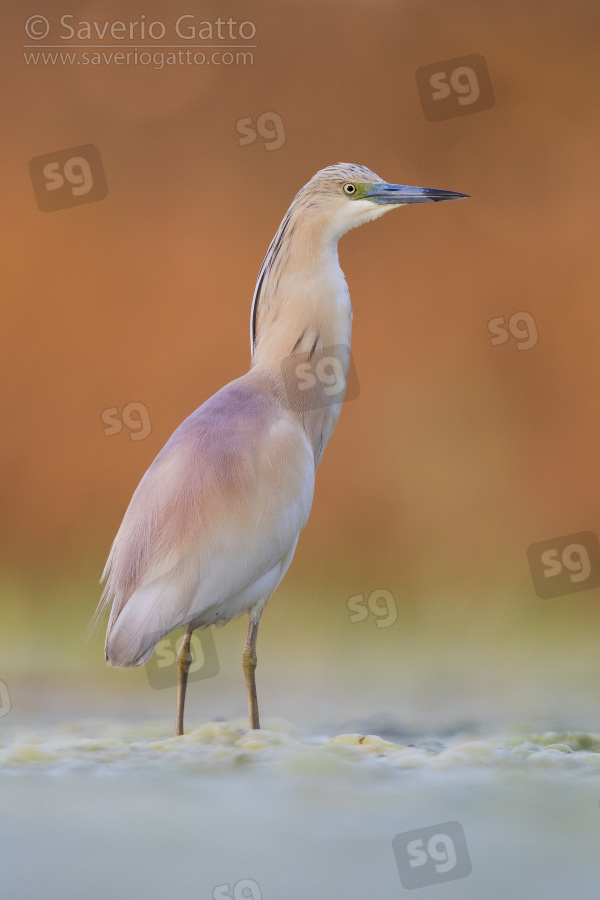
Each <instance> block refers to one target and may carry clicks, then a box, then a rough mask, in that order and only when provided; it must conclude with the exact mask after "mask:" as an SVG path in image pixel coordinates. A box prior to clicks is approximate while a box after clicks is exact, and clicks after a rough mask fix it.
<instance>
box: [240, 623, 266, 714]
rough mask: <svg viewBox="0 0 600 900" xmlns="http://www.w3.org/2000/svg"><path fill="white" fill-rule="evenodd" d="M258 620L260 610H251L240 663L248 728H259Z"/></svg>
mask: <svg viewBox="0 0 600 900" xmlns="http://www.w3.org/2000/svg"><path fill="white" fill-rule="evenodd" d="M261 611H262V610H261ZM259 622H260V612H254V611H252V612H251V613H250V622H249V624H248V637H247V638H246V646H245V648H244V655H243V656H242V665H243V667H244V675H245V677H246V691H247V694H248V715H249V717H250V728H260V722H259V720H258V698H257V696H256V678H255V676H254V673H255V671H256V637H257V635H258V623H259Z"/></svg>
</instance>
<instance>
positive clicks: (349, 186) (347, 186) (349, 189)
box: [342, 184, 356, 197]
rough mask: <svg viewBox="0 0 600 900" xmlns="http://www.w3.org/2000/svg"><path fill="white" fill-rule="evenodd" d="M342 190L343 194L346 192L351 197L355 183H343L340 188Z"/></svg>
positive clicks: (354, 189)
mask: <svg viewBox="0 0 600 900" xmlns="http://www.w3.org/2000/svg"><path fill="white" fill-rule="evenodd" d="M342 190H343V192H344V193H345V194H348V196H349V197H351V196H352V194H355V193H356V185H355V184H345V185H344V187H343V188H342Z"/></svg>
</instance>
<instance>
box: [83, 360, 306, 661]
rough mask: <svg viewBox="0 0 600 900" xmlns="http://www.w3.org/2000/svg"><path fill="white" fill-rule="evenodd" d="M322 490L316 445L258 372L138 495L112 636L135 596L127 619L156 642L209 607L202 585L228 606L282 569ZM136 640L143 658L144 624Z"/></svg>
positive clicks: (170, 448) (182, 430)
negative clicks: (140, 640) (313, 446)
mask: <svg viewBox="0 0 600 900" xmlns="http://www.w3.org/2000/svg"><path fill="white" fill-rule="evenodd" d="M313 487H314V458H313V454H312V449H311V447H310V445H309V443H308V441H307V439H306V436H305V434H304V432H303V430H302V428H301V427H300V426H299V425H298V423H297V420H295V419H294V418H292V417H291V416H290V414H289V413H288V412H286V410H285V409H284V407H283V406H282V405H281V404H280V403H279V401H278V400H277V398H276V396H275V394H274V393H273V391H272V390H271V389H270V386H269V385H266V384H265V383H263V382H261V380H260V378H259V377H258V376H256V375H254V374H253V373H248V375H245V376H243V377H242V378H240V379H238V380H237V381H234V382H232V383H231V384H229V385H227V386H226V387H224V388H223V389H222V390H220V391H219V392H218V393H216V394H215V395H214V396H213V397H211V398H210V400H207V401H206V403H204V404H203V405H202V406H201V407H200V408H199V409H197V410H196V411H195V412H194V413H192V415H191V416H189V417H188V418H187V419H186V420H185V422H183V423H182V425H180V427H179V428H178V429H177V430H176V431H175V433H174V434H173V435H172V437H171V438H170V439H169V441H168V442H167V444H166V445H165V447H164V448H163V449H162V450H161V452H160V453H159V454H158V456H157V457H156V459H155V460H154V462H153V463H152V465H151V466H150V468H149V469H148V471H147V472H146V474H145V475H144V477H143V478H142V480H141V482H140V484H139V485H138V487H137V489H136V491H135V493H134V495H133V497H132V500H131V503H130V504H129V507H128V509H127V512H126V513H125V517H124V519H123V523H122V525H121V527H120V529H119V532H118V534H117V536H116V538H115V540H114V543H113V546H112V549H111V552H110V555H109V558H108V561H107V564H106V569H105V572H104V575H103V578H104V577H106V579H107V580H106V586H105V590H104V593H103V597H102V600H101V602H100V606H99V608H98V613H97V614H100V613H101V612H102V610H103V609H104V608H105V607H106V606H107V605H108V604H109V603H110V602H111V600H112V611H111V615H110V621H109V625H108V632H107V642H108V640H109V637H110V635H111V632H112V630H113V629H114V628H115V625H116V623H117V622H118V620H119V617H120V616H121V615H122V614H123V612H124V610H125V608H126V607H127V606H128V605H130V606H131V609H127V615H126V616H124V619H123V622H122V625H123V626H124V625H125V619H127V620H128V628H127V630H128V631H132V630H135V629H136V628H137V629H138V630H139V631H144V632H145V633H146V634H148V633H152V634H154V635H158V636H157V637H156V641H154V643H156V642H157V641H158V640H159V639H160V637H162V636H163V635H164V634H166V633H167V632H168V631H170V630H172V629H173V628H176V627H177V626H178V625H179V624H182V623H183V622H186V621H190V617H191V616H192V614H193V613H195V612H199V611H200V609H201V607H202V604H204V605H206V603H207V602H208V600H207V597H206V596H204V595H202V592H200V594H199V592H198V589H199V585H201V584H202V585H204V586H205V587H206V588H207V590H209V592H210V593H211V597H210V601H211V602H215V603H218V601H219V599H223V598H227V597H232V596H235V595H236V594H239V593H240V592H243V590H244V589H245V588H247V587H248V585H251V584H253V583H254V582H256V581H257V580H260V579H261V578H263V577H264V576H266V575H267V573H269V572H271V571H273V570H274V569H276V567H277V566H278V565H279V564H280V563H281V560H282V559H284V558H285V557H286V555H287V554H288V553H289V552H290V550H292V551H293V547H294V546H295V542H296V540H297V538H298V533H299V531H300V530H301V528H302V527H303V526H304V525H305V524H306V521H307V519H308V514H309V511H310V506H311V503H312V493H313ZM267 582H268V578H267ZM196 607H198V608H196ZM123 637H124V639H125V635H124V636H123ZM126 643H127V645H128V650H127V653H130V654H134V655H135V649H134V646H133V645H134V644H135V643H137V641H136V640H134V635H133V634H132V633H130V634H129V635H128V637H127V639H126ZM146 643H147V641H146ZM127 653H126V654H125V655H127ZM117 664H120V665H127V664H132V663H131V662H130V663H127V662H120V663H119V662H117ZM134 664H135V663H134Z"/></svg>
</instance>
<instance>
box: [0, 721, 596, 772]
mask: <svg viewBox="0 0 600 900" xmlns="http://www.w3.org/2000/svg"><path fill="white" fill-rule="evenodd" d="M267 724H268V727H266V728H264V729H261V730H260V731H251V730H248V728H247V727H245V725H244V724H243V722H242V720H240V721H232V722H224V721H219V722H208V723H206V724H204V725H201V726H199V727H196V728H192V729H191V730H190V731H189V732H188V733H186V734H185V735H184V736H183V737H178V738H176V737H172V736H171V727H172V726H171V725H170V724H167V723H146V724H144V725H140V726H133V727H127V728H125V727H124V726H116V725H115V726H108V725H98V724H96V725H95V726H94V728H93V730H92V728H90V727H84V726H81V725H64V726H62V727H56V726H54V727H53V728H51V729H46V730H42V729H35V730H32V729H29V730H23V729H15V731H14V733H13V734H10V733H8V734H5V735H4V736H3V739H2V740H0V773H2V774H10V773H13V774H18V773H21V774H25V773H36V774H38V773H44V772H46V773H50V774H68V773H70V772H75V771H78V770H85V771H91V772H96V773H103V774H108V773H115V774H117V773H119V772H126V771H131V770H135V769H142V770H148V769H172V770H178V769H183V770H188V769H192V770H200V771H202V770H206V771H210V770H212V769H214V768H215V767H217V768H219V769H222V770H225V771H226V770H227V769H229V768H238V767H239V766H268V767H269V766H270V767H274V768H277V769H284V770H286V769H287V770H290V771H299V772H300V771H303V770H307V771H312V772H314V773H315V774H317V773H318V772H319V771H323V772H327V771H333V770H335V769H338V768H339V769H341V770H343V769H345V768H347V767H348V766H351V767H352V766H353V767H356V766H360V767H362V768H363V769H365V768H367V769H368V768H371V769H377V768H381V767H384V768H385V769H387V770H389V771H394V770H396V771H398V772H402V771H405V770H419V769H421V770H434V771H435V770H437V771H440V770H452V769H460V768H465V767H466V768H503V767H504V768H507V767H508V768H513V769H515V768H516V769H525V770H532V769H548V768H551V769H557V770H565V771H569V770H582V771H585V770H588V771H592V772H596V773H600V736H598V735H592V734H586V733H556V732H548V733H546V734H543V735H530V736H519V737H508V738H507V737H504V738H502V737H494V738H485V739H482V738H479V737H478V738H473V737H469V736H461V737H455V738H452V739H446V740H444V741H443V742H442V741H439V740H426V739H423V740H421V741H416V742H415V743H414V744H413V743H411V744H408V745H405V744H400V743H394V742H393V741H389V740H384V739H382V738H381V737H378V736H377V735H368V734H367V735H361V734H340V735H337V736H334V737H328V736H321V737H318V738H306V737H304V736H302V735H301V734H300V733H299V732H298V730H297V729H296V728H295V727H294V726H293V725H291V724H289V723H286V722H282V721H272V722H268V723H267Z"/></svg>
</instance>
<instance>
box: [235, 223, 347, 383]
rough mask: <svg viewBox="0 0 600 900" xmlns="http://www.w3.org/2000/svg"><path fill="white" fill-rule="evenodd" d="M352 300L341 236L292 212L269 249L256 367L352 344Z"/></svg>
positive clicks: (259, 292)
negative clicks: (341, 255)
mask: <svg viewBox="0 0 600 900" xmlns="http://www.w3.org/2000/svg"><path fill="white" fill-rule="evenodd" d="M351 323H352V306H351V304H350V294H349V293H348V287H347V285H346V279H345V278H344V273H343V272H342V270H341V268H340V264H339V260H338V253H337V236H330V235H328V234H327V233H326V231H325V230H324V229H323V228H319V227H315V226H314V225H311V226H308V225H307V224H306V223H304V222H302V220H301V219H299V217H294V216H293V214H291V213H288V214H287V216H286V217H285V218H284V220H283V222H282V223H281V226H280V227H279V230H278V232H277V234H276V235H275V237H274V238H273V241H272V242H271V246H270V247H269V250H268V252H267V256H266V257H265V261H264V263H263V266H262V268H261V271H260V274H259V277H258V282H257V285H256V291H255V296H254V303H253V330H254V340H255V346H254V355H253V359H252V366H253V368H258V369H262V370H270V371H271V372H272V373H273V374H275V372H276V371H277V372H278V371H279V370H280V369H281V366H282V364H284V363H285V361H286V360H287V359H288V358H289V357H290V356H293V355H295V354H307V353H312V354H314V352H315V351H316V350H326V349H328V348H332V347H337V346H340V345H344V346H347V347H348V348H349V346H350V335H351Z"/></svg>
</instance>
